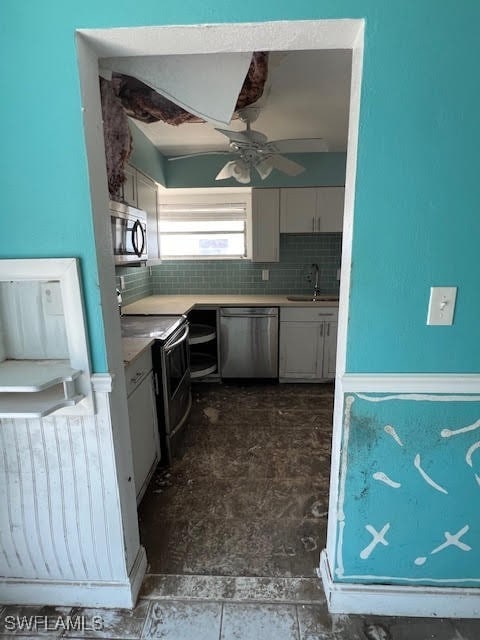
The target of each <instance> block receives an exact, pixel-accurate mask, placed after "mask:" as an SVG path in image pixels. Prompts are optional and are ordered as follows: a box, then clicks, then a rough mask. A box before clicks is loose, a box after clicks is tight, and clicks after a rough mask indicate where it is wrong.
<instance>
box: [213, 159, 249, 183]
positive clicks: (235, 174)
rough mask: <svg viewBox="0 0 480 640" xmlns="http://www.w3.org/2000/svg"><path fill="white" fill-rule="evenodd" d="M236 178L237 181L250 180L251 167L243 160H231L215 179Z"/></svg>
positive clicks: (247, 181) (246, 181) (244, 181)
mask: <svg viewBox="0 0 480 640" xmlns="http://www.w3.org/2000/svg"><path fill="white" fill-rule="evenodd" d="M228 178H234V179H235V180H236V181H237V182H240V183H242V184H248V183H249V182H250V167H249V166H248V164H247V163H246V162H244V161H243V160H241V159H239V160H230V161H229V162H227V164H226V165H224V166H223V167H222V168H221V169H220V171H219V172H218V173H217V175H216V177H215V180H228Z"/></svg>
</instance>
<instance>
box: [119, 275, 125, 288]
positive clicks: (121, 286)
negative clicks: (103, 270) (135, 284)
mask: <svg viewBox="0 0 480 640" xmlns="http://www.w3.org/2000/svg"><path fill="white" fill-rule="evenodd" d="M120 291H125V276H120Z"/></svg>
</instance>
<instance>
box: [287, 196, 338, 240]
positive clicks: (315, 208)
mask: <svg viewBox="0 0 480 640" xmlns="http://www.w3.org/2000/svg"><path fill="white" fill-rule="evenodd" d="M344 195H345V189H344V187H305V188H294V189H280V233H331V232H341V231H342V229H343V203H344Z"/></svg>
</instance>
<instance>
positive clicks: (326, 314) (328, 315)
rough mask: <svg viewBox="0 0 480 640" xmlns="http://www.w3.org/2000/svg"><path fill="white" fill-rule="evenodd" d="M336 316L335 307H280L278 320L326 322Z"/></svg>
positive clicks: (336, 309)
mask: <svg viewBox="0 0 480 640" xmlns="http://www.w3.org/2000/svg"><path fill="white" fill-rule="evenodd" d="M337 318H338V308H337V307H282V308H281V309H280V322H322V321H326V322H328V321H329V320H336V319H337Z"/></svg>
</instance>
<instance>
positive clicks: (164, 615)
mask: <svg viewBox="0 0 480 640" xmlns="http://www.w3.org/2000/svg"><path fill="white" fill-rule="evenodd" d="M33 616H39V618H37V626H36V628H35V622H34V618H33ZM59 620H62V621H63V622H62V623H59ZM46 622H48V627H49V628H48V629H47V628H45V627H44V624H45V623H46ZM28 624H30V631H28V629H27V626H28ZM69 624H70V629H68V628H66V627H67V626H68V625H69ZM72 627H73V628H72ZM7 637H8V638H23V639H24V640H25V639H26V638H39V637H47V638H70V639H72V640H73V639H74V638H75V639H79V638H84V639H85V638H92V639H93V638H97V639H100V638H103V639H108V640H139V639H140V638H143V639H145V640H154V639H156V638H162V639H163V640H430V639H433V638H434V639H436V640H478V638H479V637H480V620H442V619H430V618H379V617H373V616H370V617H368V616H367V617H366V616H330V615H329V614H328V612H327V609H326V605H325V603H323V604H315V605H305V604H303V605H295V604H268V603H264V604H258V603H238V602H219V601H209V602H193V601H181V600H172V601H161V600H143V599H141V600H140V601H139V602H138V604H137V607H136V608H135V609H134V610H133V611H125V610H115V611H108V610H105V609H78V608H77V609H65V608H53V607H43V608H34V607H7V608H5V609H4V610H3V611H2V610H1V609H0V638H7Z"/></svg>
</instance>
